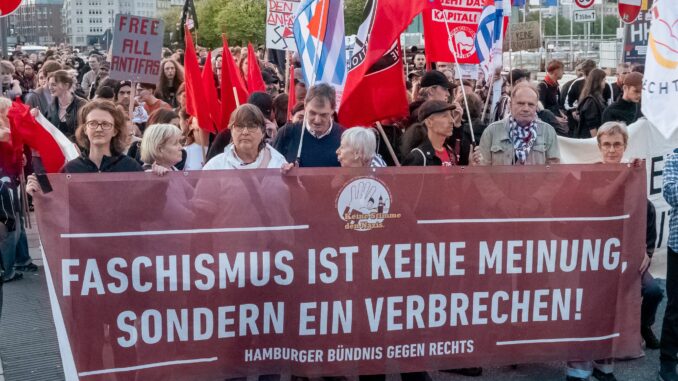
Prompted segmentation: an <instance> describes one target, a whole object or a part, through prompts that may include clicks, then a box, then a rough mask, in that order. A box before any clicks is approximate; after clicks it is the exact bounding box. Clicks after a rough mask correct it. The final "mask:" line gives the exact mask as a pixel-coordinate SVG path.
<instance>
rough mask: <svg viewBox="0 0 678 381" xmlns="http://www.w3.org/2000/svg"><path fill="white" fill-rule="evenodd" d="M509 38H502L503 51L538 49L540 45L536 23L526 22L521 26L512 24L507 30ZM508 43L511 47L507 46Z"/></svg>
mask: <svg viewBox="0 0 678 381" xmlns="http://www.w3.org/2000/svg"><path fill="white" fill-rule="evenodd" d="M508 33H509V34H510V37H509V36H506V38H504V51H505V52H508V51H509V48H510V49H513V51H521V50H530V49H539V48H540V46H541V45H540V44H541V32H540V30H539V22H538V21H528V22H524V23H521V24H512V25H511V27H510V28H509V30H508ZM509 42H510V43H511V45H510V46H509Z"/></svg>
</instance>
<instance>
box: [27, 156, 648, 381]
mask: <svg viewBox="0 0 678 381" xmlns="http://www.w3.org/2000/svg"><path fill="white" fill-rule="evenodd" d="M50 181H51V183H52V186H53V188H54V191H53V192H51V193H49V194H46V195H42V196H40V197H36V198H35V203H36V210H37V212H38V225H39V228H40V236H41V239H42V242H43V245H44V250H45V258H46V261H45V267H46V271H47V274H48V280H49V281H48V283H49V288H50V294H51V301H52V308H53V312H54V315H55V324H56V325H57V328H58V329H57V330H58V332H59V335H60V337H59V341H60V344H61V347H62V357H63V359H64V369H65V373H66V375H67V378H68V379H75V378H76V377H87V379H91V380H104V379H108V378H110V377H114V378H116V377H124V376H125V375H129V374H134V375H135V376H136V377H137V378H140V379H163V378H167V376H168V375H170V374H171V375H172V377H173V378H176V379H184V378H190V379H201V380H203V379H209V380H215V379H225V378H230V377H241V376H252V375H258V374H280V373H286V374H289V373H291V374H295V375H298V376H310V377H315V376H328V375H337V374H340V375H347V376H350V375H358V374H381V373H385V374H392V373H399V372H411V371H423V370H436V369H449V368H460V367H468V366H478V365H483V366H493V365H502V364H515V363H517V362H520V363H529V362H543V361H554V360H566V359H571V358H577V359H581V360H590V359H597V358H610V357H628V356H632V355H637V354H639V353H640V352H641V348H640V342H641V339H640V334H639V330H638V327H639V324H640V322H639V317H640V293H639V292H638V290H639V289H640V275H639V274H638V271H637V269H638V267H639V265H640V262H641V260H642V253H644V244H645V228H644V226H645V206H646V204H645V202H644V192H645V173H644V169H643V168H635V167H628V166H623V165H619V166H617V165H572V166H552V167H545V166H544V167H537V166H534V167H484V168H474V167H470V168H466V169H463V168H383V169H378V170H377V171H376V172H375V171H374V170H373V169H369V168H365V169H356V168H346V169H327V168H323V169H304V170H301V171H297V172H296V173H295V174H290V175H287V176H284V175H281V174H280V171H279V170H252V171H247V170H243V171H206V172H192V173H188V174H184V173H170V174H168V175H167V176H165V177H162V178H160V177H157V176H153V175H152V174H145V173H125V174H105V173H102V174H98V175H97V176H88V175H70V176H69V177H66V176H65V175H62V174H59V175H50ZM453 189H454V192H448V191H451V190H453ZM573 194H576V195H578V196H577V197H572V195H573ZM130 200H134V201H133V202H130ZM488 332H491V334H488ZM582 341H585V342H586V345H581V342H582ZM103 354H106V355H103ZM126 372H132V373H126Z"/></svg>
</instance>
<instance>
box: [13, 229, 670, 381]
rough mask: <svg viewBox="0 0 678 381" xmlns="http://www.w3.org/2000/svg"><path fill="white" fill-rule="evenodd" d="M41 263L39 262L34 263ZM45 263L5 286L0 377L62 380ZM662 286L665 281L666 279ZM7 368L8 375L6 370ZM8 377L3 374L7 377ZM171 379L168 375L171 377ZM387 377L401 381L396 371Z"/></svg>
mask: <svg viewBox="0 0 678 381" xmlns="http://www.w3.org/2000/svg"><path fill="white" fill-rule="evenodd" d="M29 246H30V247H31V256H32V257H33V258H40V255H39V250H38V247H39V244H38V236H37V233H36V232H30V234H29ZM36 262H37V263H38V265H41V261H36ZM662 263H663V261H661V260H658V261H656V263H655V264H653V266H654V268H653V272H654V273H655V274H661V273H662V272H663V273H664V274H665V270H664V269H663V268H662V267H663V265H662ZM42 270H43V269H42V267H41V268H40V271H39V272H38V273H26V274H25V278H24V279H23V280H21V281H18V282H12V283H8V284H6V285H5V287H4V306H3V310H2V319H0V360H1V362H0V381H4V380H7V381H34V380H35V381H52V380H63V379H64V376H63V371H62V368H61V360H60V357H59V347H58V344H57V339H56V331H55V328H54V322H53V320H52V314H51V311H50V305H49V296H48V294H47V286H46V283H45V276H44V272H43V271H42ZM662 285H663V282H662ZM663 313H664V303H662V305H661V306H660V307H659V313H658V316H657V324H655V332H657V331H658V330H659V329H660V326H661V317H662V316H663ZM646 354H647V355H646V356H645V357H644V358H641V359H637V360H633V361H624V362H618V363H617V364H616V365H615V375H616V376H617V378H618V379H619V380H627V381H650V380H655V379H656V370H657V368H658V366H659V354H658V351H648V352H646ZM563 366H564V364H563V363H548V364H532V365H520V366H518V367H517V368H516V369H512V368H510V367H500V368H490V369H485V373H484V374H483V376H482V377H479V378H475V380H479V381H488V380H493V381H495V380H496V381H499V380H501V381H504V380H507V381H519V380H535V381H537V380H539V381H555V380H559V381H560V380H564V379H565V377H564V376H563ZM3 369H4V373H3ZM3 376H4V378H3ZM433 378H434V380H435V381H456V380H469V378H466V377H462V376H456V375H451V374H447V373H434V374H433ZM168 379H170V378H169V377H168ZM387 380H388V381H399V378H398V377H397V376H395V375H391V376H389V377H388V378H387Z"/></svg>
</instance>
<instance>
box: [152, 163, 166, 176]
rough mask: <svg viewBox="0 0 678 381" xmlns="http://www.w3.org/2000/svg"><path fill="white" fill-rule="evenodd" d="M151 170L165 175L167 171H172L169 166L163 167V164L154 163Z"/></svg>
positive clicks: (156, 173)
mask: <svg viewBox="0 0 678 381" xmlns="http://www.w3.org/2000/svg"><path fill="white" fill-rule="evenodd" d="M151 172H153V173H154V174H155V175H157V176H165V174H166V173H167V172H170V169H169V168H167V167H163V166H162V165H158V164H156V163H153V165H151Z"/></svg>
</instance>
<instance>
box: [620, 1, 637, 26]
mask: <svg viewBox="0 0 678 381" xmlns="http://www.w3.org/2000/svg"><path fill="white" fill-rule="evenodd" d="M635 3H636V1H634V0H619V5H618V10H619V18H620V19H621V20H622V21H623V22H625V23H627V24H631V23H632V22H634V21H636V19H637V18H638V15H639V14H640V3H638V4H637V5H636V4H635Z"/></svg>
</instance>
